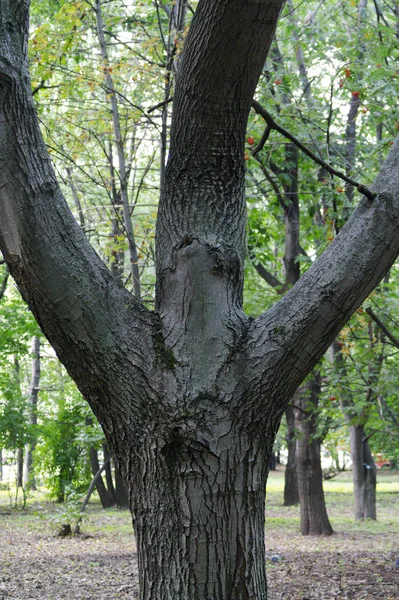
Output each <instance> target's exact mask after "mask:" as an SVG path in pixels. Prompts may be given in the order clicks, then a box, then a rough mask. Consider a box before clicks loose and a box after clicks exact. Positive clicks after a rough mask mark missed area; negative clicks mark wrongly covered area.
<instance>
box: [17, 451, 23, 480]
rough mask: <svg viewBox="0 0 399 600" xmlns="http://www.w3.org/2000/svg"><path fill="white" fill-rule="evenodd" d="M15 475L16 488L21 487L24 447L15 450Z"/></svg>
mask: <svg viewBox="0 0 399 600" xmlns="http://www.w3.org/2000/svg"><path fill="white" fill-rule="evenodd" d="M16 467H17V476H16V486H17V488H22V487H23V485H24V449H23V448H18V450H17V464H16Z"/></svg>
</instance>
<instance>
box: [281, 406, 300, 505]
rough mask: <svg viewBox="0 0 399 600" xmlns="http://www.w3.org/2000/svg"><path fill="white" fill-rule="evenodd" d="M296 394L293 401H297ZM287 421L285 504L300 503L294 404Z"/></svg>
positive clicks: (287, 413)
mask: <svg viewBox="0 0 399 600" xmlns="http://www.w3.org/2000/svg"><path fill="white" fill-rule="evenodd" d="M296 396H297V394H295V396H294V398H293V402H294V403H295V398H296ZM285 418H286V422H287V433H286V436H285V440H286V443H287V449H288V458H287V465H286V467H285V479H284V506H294V505H295V504H299V493H298V477H297V472H296V439H295V413H294V408H293V407H292V406H288V407H287V409H286V411H285Z"/></svg>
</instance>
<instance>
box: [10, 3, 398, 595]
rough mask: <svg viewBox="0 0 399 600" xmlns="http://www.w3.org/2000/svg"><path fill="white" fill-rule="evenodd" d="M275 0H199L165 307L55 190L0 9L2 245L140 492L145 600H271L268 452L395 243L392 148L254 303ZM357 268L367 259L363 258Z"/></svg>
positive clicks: (14, 31) (189, 55)
mask: <svg viewBox="0 0 399 600" xmlns="http://www.w3.org/2000/svg"><path fill="white" fill-rule="evenodd" d="M281 4H282V2H281V1H280V0H269V1H266V0H262V1H261V0H218V1H217V2H215V0H200V1H199V3H198V8H197V10H196V13H195V16H194V18H193V21H192V26H191V28H190V32H189V34H188V36H187V39H186V45H185V50H184V52H183V56H182V58H181V62H180V65H179V72H178V76H177V81H176V93H175V96H174V107H173V117H172V127H171V144H170V156H169V162H168V166H167V169H166V173H165V184H164V188H163V194H162V198H161V202H160V208H159V217H158V224H157V251H158V253H157V275H158V276H157V299H156V308H157V310H156V312H154V313H152V312H150V311H147V310H146V309H145V308H143V306H142V305H141V304H140V303H139V302H138V301H137V300H136V299H135V298H133V297H132V295H131V294H129V292H127V290H125V289H123V288H122V287H121V286H120V285H119V284H118V282H117V281H115V279H114V278H113V277H112V276H111V274H110V273H109V271H108V270H107V269H106V267H105V266H104V265H103V263H102V262H101V261H100V259H99V258H98V256H97V255H96V254H95V252H94V251H93V250H92V249H91V247H90V246H89V244H88V242H87V240H86V239H85V237H84V234H83V233H82V231H81V229H80V227H79V225H78V224H77V223H76V221H75V220H74V219H73V217H72V215H71V214H70V211H69V210H68V208H67V205H66V203H65V201H64V199H63V198H62V195H61V192H60V190H59V187H58V185H57V183H56V180H55V176H54V173H53V171H52V169H51V165H50V160H49V158H48V155H47V153H46V149H45V146H44V143H43V141H42V138H41V135H40V130H39V127H38V123H37V118H36V115H35V112H34V109H33V103H32V97H31V92H30V82H29V74H28V70H27V60H26V43H27V36H28V2H27V0H12V1H11V0H2V1H1V3H0V156H1V158H2V161H1V163H0V214H1V221H0V249H1V251H2V252H3V255H4V257H5V259H6V261H7V263H8V265H9V268H10V271H11V273H12V275H13V276H14V278H15V280H16V281H17V284H18V286H19V288H20V290H21V292H22V294H23V296H24V298H25V299H26V301H27V302H28V304H29V306H30V307H31V309H32V311H33V312H34V314H35V316H36V318H37V319H38V321H39V323H40V326H41V327H42V329H43V331H44V332H45V334H46V336H47V337H48V339H49V340H50V342H51V344H52V345H53V346H54V347H55V349H56V351H57V353H58V356H59V358H60V359H61V361H62V362H63V363H64V364H65V366H66V368H67V369H68V371H69V373H70V374H71V376H72V377H73V378H74V379H75V381H76V383H77V384H78V386H79V388H80V390H81V392H82V394H83V395H84V396H85V398H86V399H87V400H88V401H89V403H90V404H91V406H92V408H93V411H94V412H95V414H96V416H97V418H98V419H99V421H100V423H101V424H102V426H103V428H104V431H105V434H106V437H107V440H108V443H109V445H110V448H111V449H112V450H113V451H114V452H115V454H116V456H117V458H118V461H119V464H120V466H121V471H122V475H123V477H124V480H125V482H126V484H127V487H128V492H129V501H130V506H131V509H132V513H133V519H134V524H135V529H136V535H137V542H138V555H139V568H140V581H141V592H140V594H141V599H142V600H155V599H156V600H182V599H184V600H209V598H212V600H225V599H226V598H230V599H231V600H249V599H250V598H251V599H255V600H265V598H267V591H266V579H265V561H264V543H263V524H264V492H265V484H266V476H267V457H268V454H269V452H270V451H271V448H272V443H273V439H274V435H275V433H276V431H277V427H278V425H279V421H280V418H281V415H282V413H283V411H284V409H285V407H286V405H287V403H288V401H289V399H290V398H291V397H292V395H293V393H294V391H295V390H296V389H297V388H298V386H299V384H300V383H301V381H302V380H303V379H304V377H305V376H306V375H307V374H308V373H309V372H310V371H311V370H312V368H313V367H314V365H315V364H316V363H317V361H318V360H319V359H320V357H321V356H322V354H323V353H324V352H325V350H326V349H327V347H328V346H329V344H330V343H331V342H332V340H333V339H334V338H335V336H336V335H337V333H338V331H339V330H340V329H341V328H342V326H343V324H344V323H345V322H346V321H347V319H348V317H349V316H350V314H351V313H352V312H353V311H354V310H355V309H356V308H357V307H358V306H359V305H360V304H361V302H362V301H363V299H364V298H365V297H366V296H367V295H368V294H369V292H370V291H371V290H372V289H373V287H375V285H376V284H377V283H378V281H379V280H380V279H381V278H382V276H383V275H384V273H385V272H386V271H387V270H388V269H389V267H390V266H391V264H392V262H393V261H394V260H395V258H396V256H397V255H398V253H399V223H398V214H399V196H398V183H399V143H396V144H394V146H393V147H392V149H391V153H390V156H389V158H388V159H387V161H386V163H385V164H384V166H383V167H382V170H381V174H380V176H379V177H378V178H377V181H376V183H375V185H374V191H375V192H376V193H377V197H376V198H375V200H373V201H370V200H368V199H363V200H362V202H361V203H360V205H359V207H358V209H357V210H356V211H355V212H354V215H353V217H352V218H351V219H350V221H349V222H348V224H347V225H346V226H345V227H344V228H343V230H342V231H341V233H340V234H339V235H338V236H337V238H336V239H335V240H334V242H333V243H332V244H331V245H330V246H329V248H328V249H327V250H326V252H325V253H324V254H323V255H322V257H321V258H320V260H319V261H318V262H317V263H316V264H315V265H314V266H313V267H312V268H311V269H310V270H309V271H307V273H306V274H305V275H303V277H302V278H301V279H300V280H299V282H298V283H297V284H296V285H295V286H294V287H293V288H292V289H291V290H290V291H289V292H288V293H287V294H286V296H285V297H284V298H282V299H281V300H280V301H279V302H278V303H277V304H276V305H275V306H274V307H273V308H272V309H270V310H269V311H267V312H266V313H265V314H264V315H262V316H261V317H259V318H258V319H255V320H251V319H248V318H247V317H246V316H245V314H244V313H243V311H242V304H241V299H242V279H243V259H244V232H245V202H244V160H243V150H244V137H245V130H246V122H247V117H248V112H249V110H250V104H251V99H252V96H253V94H254V90H255V86H256V82H257V80H258V77H259V74H260V72H261V70H262V67H263V65H264V61H265V58H266V54H267V51H268V48H269V46H270V43H271V40H272V37H273V34H274V30H275V26H276V22H277V18H278V14H279V10H280V8H281ZM355 267H356V268H355Z"/></svg>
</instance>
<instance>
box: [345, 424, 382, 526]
mask: <svg viewBox="0 0 399 600" xmlns="http://www.w3.org/2000/svg"><path fill="white" fill-rule="evenodd" d="M349 433H350V444H351V457H352V473H353V489H354V494H355V519H357V520H363V519H374V520H375V519H376V518H377V508H376V485H377V468H376V465H375V462H374V459H373V457H372V454H371V450H370V446H369V443H368V440H367V436H366V433H365V431H364V426H363V425H350V426H349Z"/></svg>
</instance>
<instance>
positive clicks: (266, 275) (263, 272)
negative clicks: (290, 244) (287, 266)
mask: <svg viewBox="0 0 399 600" xmlns="http://www.w3.org/2000/svg"><path fill="white" fill-rule="evenodd" d="M252 264H253V267H254V269H255V271H256V272H257V273H258V274H259V275H260V276H261V277H262V279H264V280H265V281H266V283H268V284H269V285H270V286H271V287H273V288H274V289H275V290H276V291H277V293H278V294H283V293H284V286H283V284H282V283H281V282H280V281H279V280H278V279H277V278H276V277H274V275H272V274H271V273H270V272H269V271H268V270H267V269H265V267H264V266H263V265H262V264H261V263H260V262H259V261H258V262H256V263H255V262H254V261H253V260H252Z"/></svg>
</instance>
